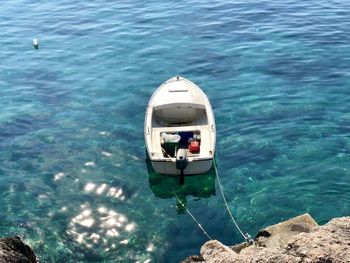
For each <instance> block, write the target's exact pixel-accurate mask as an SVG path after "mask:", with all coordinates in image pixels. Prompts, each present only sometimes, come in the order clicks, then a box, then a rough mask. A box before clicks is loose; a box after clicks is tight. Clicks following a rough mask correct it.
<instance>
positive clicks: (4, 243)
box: [0, 237, 37, 263]
mask: <svg viewBox="0 0 350 263" xmlns="http://www.w3.org/2000/svg"><path fill="white" fill-rule="evenodd" d="M36 262H37V259H36V256H35V254H34V252H33V250H32V249H31V248H30V247H29V246H28V245H26V244H24V243H23V242H22V240H21V239H20V238H19V237H6V238H0V263H36Z"/></svg>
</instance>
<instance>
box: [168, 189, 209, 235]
mask: <svg viewBox="0 0 350 263" xmlns="http://www.w3.org/2000/svg"><path fill="white" fill-rule="evenodd" d="M174 195H175V196H176V199H177V200H178V201H179V203H180V204H181V205H182V207H183V208H185V210H186V212H187V214H189V215H190V216H191V218H192V219H193V220H194V222H196V223H197V225H198V227H199V228H200V229H201V230H202V231H203V233H204V235H206V236H207V238H208V239H209V240H212V238H211V237H210V236H209V234H208V233H207V231H205V230H204V228H203V227H202V225H201V224H200V223H199V222H198V220H197V219H196V218H195V217H194V216H193V215H192V213H191V212H190V211H189V210H188V209H187V207H186V206H185V205H184V204H183V203H182V202H181V200H180V198H179V197H178V196H177V194H176V193H175V192H174Z"/></svg>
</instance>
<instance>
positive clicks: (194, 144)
mask: <svg viewBox="0 0 350 263" xmlns="http://www.w3.org/2000/svg"><path fill="white" fill-rule="evenodd" d="M188 149H189V150H190V152H191V153H199V150H200V146H199V141H191V142H190V144H189V145H188Z"/></svg>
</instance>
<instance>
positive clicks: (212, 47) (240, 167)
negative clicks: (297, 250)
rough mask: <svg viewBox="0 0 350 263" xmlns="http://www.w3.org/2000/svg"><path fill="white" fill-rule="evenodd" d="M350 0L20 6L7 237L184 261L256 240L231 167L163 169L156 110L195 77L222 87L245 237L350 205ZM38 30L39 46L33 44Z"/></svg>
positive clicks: (6, 41)
mask: <svg viewBox="0 0 350 263" xmlns="http://www.w3.org/2000/svg"><path fill="white" fill-rule="evenodd" d="M349 8H350V4H349V3H348V2H347V1H338V0H333V1H324V0H321V1H315V0H311V1H302V0H295V1H285V2H281V1H272V0H269V1H253V0H247V1H235V2H233V1H227V0H219V1H199V0H197V1H195V0H189V1H177V2H174V1H167V0H166V1H156V0H152V1H136V0H135V1H124V0H121V1H107V0H96V1H85V2H84V1H76V0H69V1H68V0H54V1H41V0H38V1H34V2H33V1H29V0H18V1H5V2H4V3H3V5H2V8H1V9H0V28H1V31H0V47H1V52H0V61H1V63H0V87H1V88H0V106H1V114H0V190H1V191H0V193H1V203H0V236H7V235H19V236H21V237H22V238H23V239H24V240H25V241H26V242H27V243H28V244H30V245H31V246H32V247H33V249H34V250H35V252H36V254H37V255H38V256H39V257H40V259H41V261H42V262H179V261H180V260H181V259H184V258H185V257H186V256H188V255H191V254H198V252H199V249H200V246H201V244H202V243H203V242H205V241H206V236H205V235H204V234H203V233H202V232H201V230H200V229H199V228H198V227H197V226H196V225H195V223H194V222H193V221H192V219H191V218H190V217H189V215H187V214H186V213H184V211H183V209H181V207H179V203H178V202H177V201H176V198H175V196H174V191H175V192H176V193H177V195H178V197H179V198H180V199H181V200H182V202H184V203H186V206H187V208H188V209H189V210H190V211H191V213H192V214H193V215H194V216H195V217H196V218H197V219H198V220H199V221H200V222H201V224H202V225H203V227H204V228H205V229H206V231H207V232H208V234H209V235H210V236H211V237H212V238H216V239H219V240H221V241H222V242H223V243H226V244H233V243H235V242H240V241H242V239H241V237H240V236H239V234H238V233H237V231H235V229H234V228H233V226H232V223H231V222H230V220H229V216H228V215H227V213H226V212H225V209H224V205H223V201H222V198H221V197H220V194H219V190H218V185H217V181H215V175H214V174H213V173H209V174H207V175H204V176H201V177H198V176H194V177H189V178H186V184H185V185H184V186H179V185H178V184H177V179H176V178H173V177H164V176H163V177H162V176H159V175H157V174H155V173H154V172H153V171H152V170H150V169H147V163H146V162H145V157H146V155H145V148H144V140H143V118H144V112H145V107H146V104H147V102H148V99H149V97H150V96H151V94H152V92H153V91H154V89H155V88H156V87H157V86H158V85H159V84H161V83H162V82H163V81H165V80H167V79H168V78H170V77H172V76H174V75H177V74H181V75H183V76H184V77H186V78H189V79H191V80H192V81H194V82H195V83H197V84H198V85H199V86H200V87H202V89H203V90H204V91H205V92H206V93H207V95H208V97H209V99H210V100H211V103H212V106H213V108H214V112H215V117H216V122H217V132H218V137H217V140H218V141H217V156H216V159H217V163H218V170H219V173H220V178H221V181H222V183H223V186H224V189H225V192H226V195H227V199H228V203H229V206H230V208H231V209H232V211H233V213H234V215H235V216H236V218H237V221H238V223H239V224H240V225H241V226H242V228H243V230H244V231H248V232H250V233H251V234H255V233H256V231H257V230H258V229H260V228H262V227H264V226H267V225H270V224H274V223H276V222H278V221H280V220H283V219H286V218H289V217H293V216H296V215H299V214H301V213H305V212H308V213H310V214H311V215H312V216H313V217H314V218H315V219H316V220H317V221H318V222H319V223H325V222H327V221H328V220H329V219H331V218H332V217H335V216H345V215H349V213H350V197H349V191H350V170H349V169H350V163H349V160H350V138H349V132H350V113H349V105H350V104H349V102H350V96H349V95H350V73H349V72H350V17H349V15H348V11H349ZM33 38H38V39H39V41H40V48H39V49H38V50H35V49H34V48H33V46H32V39H33Z"/></svg>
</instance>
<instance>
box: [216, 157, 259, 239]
mask: <svg viewBox="0 0 350 263" xmlns="http://www.w3.org/2000/svg"><path fill="white" fill-rule="evenodd" d="M213 162H214V169H215V174H216V178H218V184H219V188H220V192H221V195H222V199H223V200H224V204H225V207H226V210H227V212H228V213H229V215H230V217H231V220H232V222H233V224H234V225H235V227H236V228H237V230H238V231H239V233H240V234H241V235H242V237H243V238H244V240H245V242H246V243H248V244H250V245H251V244H253V243H254V240H253V239H252V237H251V236H250V235H249V234H248V233H247V232H246V233H243V231H242V230H241V228H240V227H239V225H238V224H237V222H236V220H235V219H234V217H233V215H232V213H231V210H230V208H229V207H228V204H227V201H226V197H225V194H224V189H223V187H222V184H221V181H220V176H219V172H218V169H217V165H216V161H215V159H213Z"/></svg>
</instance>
